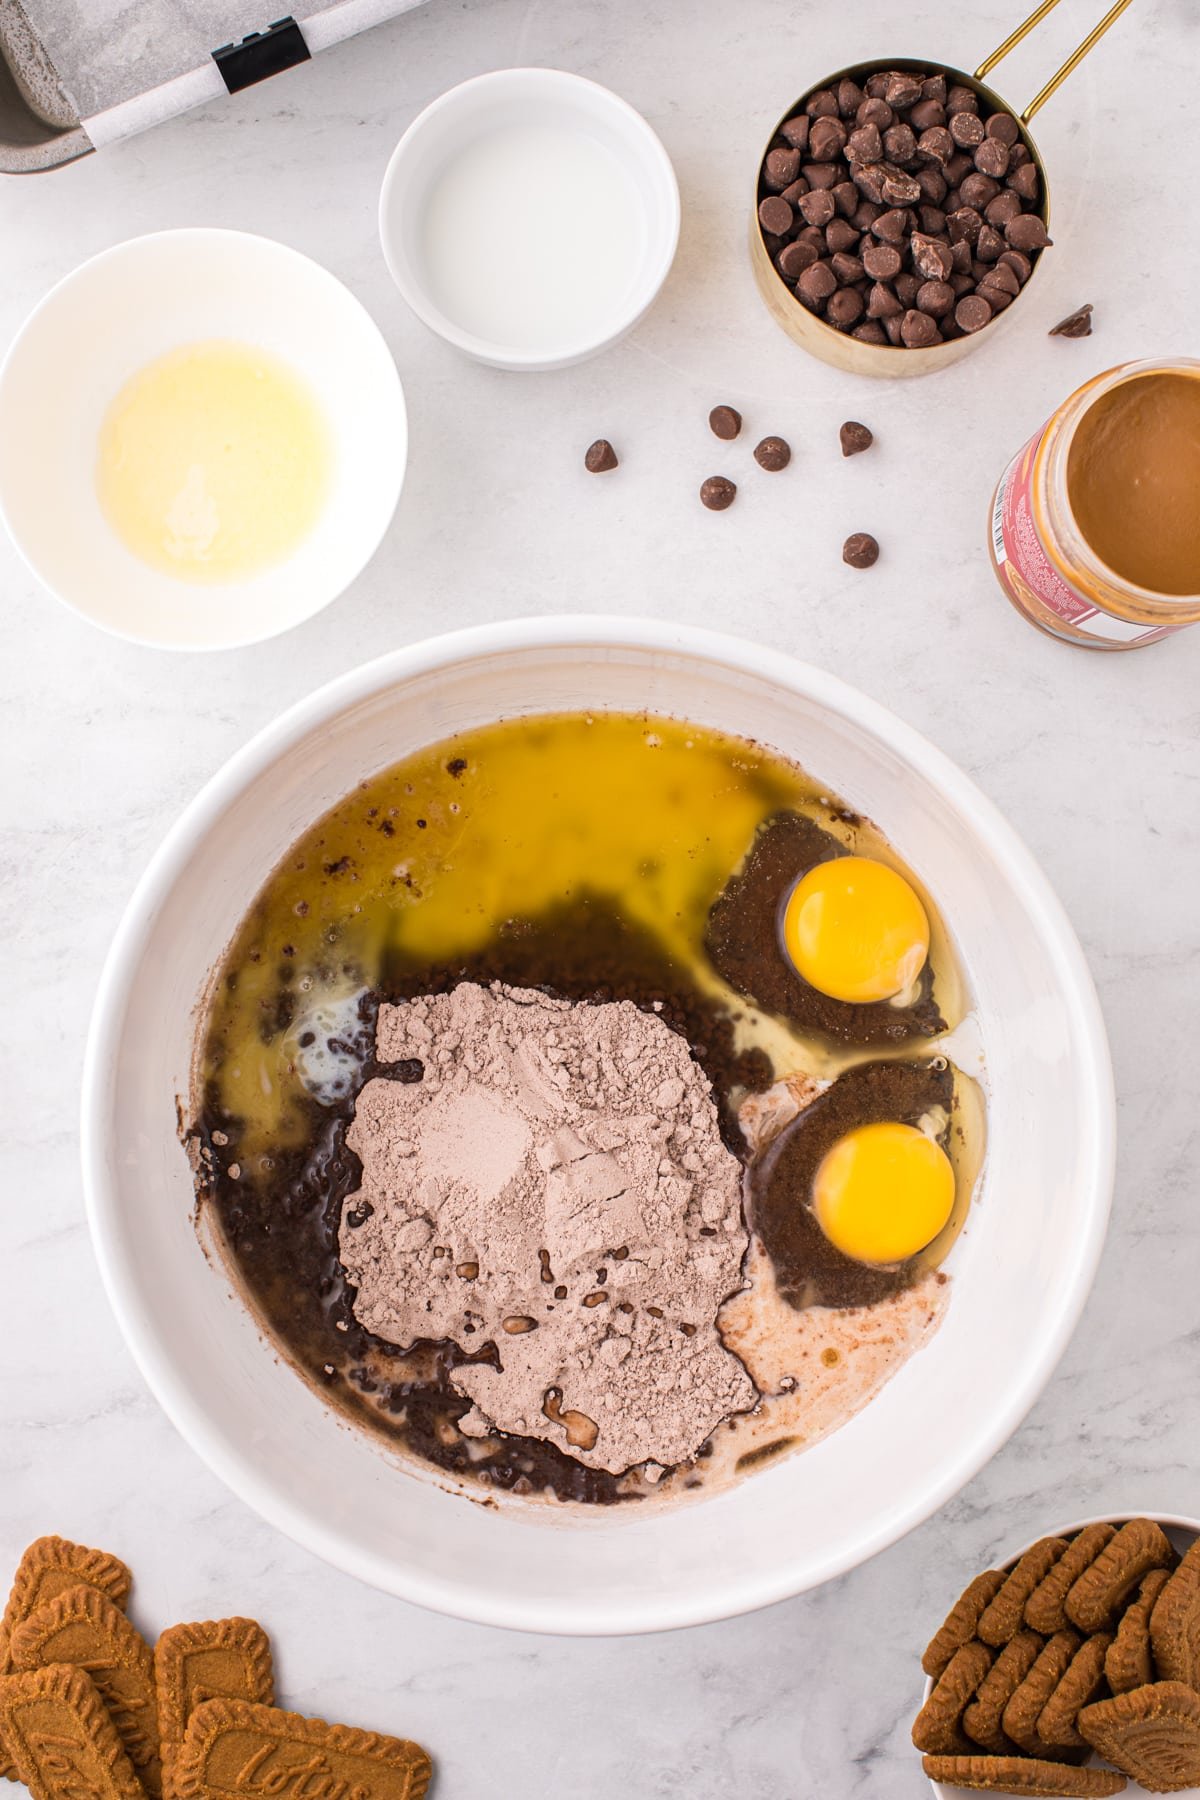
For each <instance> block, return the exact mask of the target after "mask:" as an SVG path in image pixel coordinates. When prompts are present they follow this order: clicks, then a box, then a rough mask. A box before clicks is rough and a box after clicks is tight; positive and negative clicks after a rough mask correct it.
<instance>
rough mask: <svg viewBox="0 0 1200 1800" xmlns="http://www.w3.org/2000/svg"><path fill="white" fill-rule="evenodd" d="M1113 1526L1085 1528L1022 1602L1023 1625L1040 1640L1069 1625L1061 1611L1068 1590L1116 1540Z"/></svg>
mask: <svg viewBox="0 0 1200 1800" xmlns="http://www.w3.org/2000/svg"><path fill="white" fill-rule="evenodd" d="M1116 1532H1117V1528H1116V1526H1115V1525H1085V1526H1084V1528H1083V1530H1082V1531H1081V1532H1078V1533H1077V1534H1076V1536H1075V1537H1073V1538H1072V1539H1071V1542H1070V1543H1069V1544H1068V1545H1067V1547H1066V1549H1065V1550H1064V1551H1063V1553H1062V1555H1061V1556H1060V1557H1059V1559H1058V1561H1057V1562H1056V1563H1055V1564H1054V1566H1053V1568H1052V1569H1051V1570H1050V1573H1049V1574H1048V1575H1047V1576H1046V1577H1045V1579H1044V1580H1042V1581H1039V1583H1038V1585H1037V1586H1036V1587H1035V1588H1034V1590H1033V1592H1032V1594H1030V1596H1029V1599H1028V1600H1027V1601H1026V1602H1025V1623H1026V1624H1027V1625H1029V1626H1031V1627H1032V1629H1033V1630H1034V1631H1040V1632H1041V1634H1042V1636H1043V1637H1053V1636H1054V1633H1055V1632H1056V1631H1063V1630H1065V1629H1066V1626H1067V1625H1068V1623H1069V1620H1068V1618H1067V1615H1066V1612H1065V1611H1064V1610H1063V1602H1064V1601H1065V1599H1066V1597H1067V1594H1068V1592H1069V1590H1070V1589H1071V1588H1072V1587H1073V1586H1074V1584H1075V1582H1076V1581H1078V1579H1079V1577H1080V1576H1081V1575H1082V1574H1083V1571H1084V1570H1085V1569H1086V1568H1088V1567H1089V1566H1090V1564H1092V1563H1093V1562H1095V1560H1096V1558H1097V1557H1098V1556H1099V1554H1100V1552H1101V1551H1102V1550H1103V1548H1104V1546H1105V1545H1106V1544H1107V1543H1108V1542H1109V1541H1110V1540H1111V1539H1112V1538H1114V1537H1115V1536H1116Z"/></svg>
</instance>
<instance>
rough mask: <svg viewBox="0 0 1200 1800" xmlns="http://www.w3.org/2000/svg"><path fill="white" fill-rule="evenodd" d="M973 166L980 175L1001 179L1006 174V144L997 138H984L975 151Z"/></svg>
mask: <svg viewBox="0 0 1200 1800" xmlns="http://www.w3.org/2000/svg"><path fill="white" fill-rule="evenodd" d="M975 167H976V168H977V169H978V170H979V173H980V174H981V175H991V176H992V177H994V178H995V179H996V180H999V179H1001V178H1002V177H1003V176H1005V175H1007V174H1008V145H1007V144H1002V143H1001V142H1000V139H999V138H994V137H990V138H984V140H983V142H982V144H980V146H979V148H978V150H976V152H975Z"/></svg>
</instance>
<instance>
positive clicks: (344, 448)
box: [0, 228, 408, 650]
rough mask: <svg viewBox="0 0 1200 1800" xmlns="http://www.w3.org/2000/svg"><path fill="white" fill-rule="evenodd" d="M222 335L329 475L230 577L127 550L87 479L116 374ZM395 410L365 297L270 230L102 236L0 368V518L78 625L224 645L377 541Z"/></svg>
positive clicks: (312, 605)
mask: <svg viewBox="0 0 1200 1800" xmlns="http://www.w3.org/2000/svg"><path fill="white" fill-rule="evenodd" d="M213 338H227V339H233V340H236V341H237V342H240V343H245V344H249V345H252V346H253V347H254V348H256V349H260V350H266V351H269V352H271V353H272V354H273V355H275V356H277V357H279V358H281V359H282V361H283V362H285V363H286V364H288V365H289V366H290V367H291V368H292V369H294V370H295V371H296V373H297V374H298V375H300V376H301V377H302V378H303V379H304V380H305V382H306V383H307V384H308V386H309V388H310V389H311V390H312V392H313V394H314V396H315V398H316V401H317V403H318V405H319V407H320V410H321V413H322V415H323V417H324V419H325V421H326V424H327V427H328V431H329V436H330V440H331V452H332V456H331V460H332V475H331V481H330V491H329V494H328V496H327V498H326V500H325V502H324V504H323V506H322V509H321V512H320V515H319V517H318V518H317V520H316V522H315V523H314V525H313V528H312V530H311V531H310V532H309V533H308V535H307V536H306V537H305V538H304V539H303V541H302V542H301V543H299V544H298V545H297V546H296V548H295V549H294V550H293V551H292V553H291V555H289V556H288V557H287V558H286V559H284V560H283V561H281V562H279V563H276V564H273V565H272V566H271V567H270V568H267V569H263V570H261V571H260V572H259V573H258V574H256V575H253V576H250V577H248V578H246V579H243V580H240V581H225V582H220V583H202V584H200V583H194V582H186V581H179V580H176V579H175V578H174V577H173V576H171V575H168V574H164V573H163V572H162V571H161V570H158V569H154V568H151V567H150V565H149V564H148V563H144V562H142V561H141V560H140V559H139V558H138V557H136V556H134V555H133V554H132V553H131V552H130V551H129V550H127V549H126V547H125V545H124V544H123V543H122V542H121V540H120V539H119V538H118V536H117V534H116V532H115V531H113V529H112V527H111V526H110V525H109V523H108V521H107V519H106V518H105V517H104V514H103V512H102V511H101V508H100V501H99V499H98V497H97V493H96V447H97V440H98V438H99V434H100V427H101V423H102V421H103V419H104V415H105V413H106V412H107V410H108V408H109V406H110V405H111V403H112V401H113V400H114V399H115V398H116V396H117V394H118V393H119V392H120V390H121V389H122V388H123V387H124V385H125V383H126V382H127V381H128V380H129V379H130V377H131V376H133V375H136V374H137V372H138V371H139V370H140V369H143V368H145V366H146V364H147V363H150V362H153V361H155V360H156V359H157V358H158V357H160V356H164V355H165V354H166V353H167V352H168V351H170V350H175V349H178V348H179V347H180V346H181V345H185V344H190V343H196V342H200V341H203V340H206V339H213ZM407 455H408V427H407V423H406V415H405V409H404V395H403V392H402V390H401V387H400V377H399V375H398V374H397V373H396V365H395V363H394V362H393V360H392V354H391V351H390V350H389V349H388V347H387V345H386V343H385V342H384V340H383V336H382V334H381V332H380V330H379V327H378V326H377V325H376V324H375V321H374V320H373V319H372V318H371V315H370V314H369V313H368V312H367V310H366V308H365V307H364V306H363V305H362V303H361V301H359V300H357V299H355V297H354V295H353V294H352V293H351V292H350V290H349V288H346V287H343V285H342V283H341V282H340V281H338V280H337V278H336V277H335V276H333V275H331V274H330V273H329V271H328V269H323V268H322V267H321V265H320V263H315V262H313V261H312V259H311V257H307V256H302V255H301V254H300V252H299V251H298V250H292V249H290V248H289V247H288V245H286V244H279V243H276V242H275V240H274V239H273V238H264V237H255V236H253V235H252V234H251V233H250V232H245V231H219V230H210V229H207V228H204V229H201V228H189V229H187V230H182V231H158V232H154V233H152V234H151V235H150V236H148V237H140V238H131V239H129V240H128V242H126V243H123V244H116V245H114V247H113V248H112V249H111V250H105V251H102V252H101V254H100V255H99V256H93V257H92V258H91V260H90V261H89V262H85V263H83V264H81V266H80V267H79V268H78V269H75V270H73V271H72V273H71V274H70V275H68V276H66V277H65V278H64V279H63V280H62V281H60V282H59V283H58V285H57V286H56V287H54V288H52V289H51V290H50V292H49V293H48V294H47V295H46V296H45V298H44V299H43V300H41V301H39V302H38V305H37V306H36V307H35V308H34V310H33V312H32V313H31V314H30V316H29V318H28V319H27V320H26V322H25V324H24V325H23V326H22V328H21V330H20V331H19V332H18V334H17V336H16V338H15V339H14V341H13V344H12V347H11V349H10V350H9V352H8V355H7V357H6V358H5V360H4V365H3V367H2V368H0V518H3V521H4V523H5V525H6V526H7V527H8V530H9V532H10V534H11V536H12V539H13V542H14V543H15V544H16V547H17V549H18V550H19V551H20V553H21V555H22V556H23V557H24V559H25V561H26V562H27V563H28V565H29V567H30V568H31V569H32V570H33V573H34V574H35V575H36V576H37V577H38V579H39V580H40V581H41V582H43V583H44V585H45V586H46V587H48V588H49V589H50V591H51V592H52V593H53V594H56V595H57V596H58V598H59V599H60V600H62V601H64V602H65V603H66V604H67V605H68V606H70V607H71V608H73V610H74V611H75V612H78V613H82V614H83V616H84V618H86V619H90V620H91V622H92V623H93V624H94V625H99V626H101V627H102V628H103V629H104V630H105V631H111V632H114V633H115V634H116V635H117V636H118V637H125V638H132V639H133V641H134V642H135V643H139V644H150V645H153V646H155V647H156V648H160V649H165V650H227V649H230V648H232V647H233V646H235V645H240V644H252V643H257V642H258V641H259V640H260V639H262V638H269V637H274V636H275V635H276V634H277V633H278V632H281V631H286V630H287V629H288V628H289V627H290V626H292V625H298V624H300V623H301V621H302V620H304V619H309V618H311V617H312V615H313V614H314V613H316V612H319V611H320V610H321V608H322V607H323V606H328V605H329V603H330V601H331V600H336V599H337V597H338V595H339V594H340V593H342V592H343V591H344V589H345V588H347V587H348V586H349V585H350V583H351V582H352V581H353V580H354V578H355V576H356V575H358V574H359V572H360V571H361V570H362V569H363V568H365V567H366V564H367V563H368V562H369V561H370V559H371V557H372V556H373V555H374V554H375V551H376V549H377V548H378V546H379V543H380V540H381V539H382V537H383V534H384V532H385V531H386V530H387V528H388V525H389V524H390V522H391V518H392V514H393V513H394V512H395V510H396V502H397V500H398V499H399V498H400V488H401V484H402V482H403V480H404V468H405V462H406V460H407Z"/></svg>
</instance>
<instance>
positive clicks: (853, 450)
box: [838, 419, 875, 456]
mask: <svg viewBox="0 0 1200 1800" xmlns="http://www.w3.org/2000/svg"><path fill="white" fill-rule="evenodd" d="M838 439H839V441H840V443H841V446H842V455H843V456H858V455H859V454H860V453H861V452H862V451H863V450H869V449H870V448H871V445H872V444H873V443H874V442H875V434H874V432H873V431H871V430H870V428H869V427H868V426H866V425H860V424H859V422H858V420H857V419H847V420H846V423H845V424H844V425H843V426H842V428H841V430H840V431H839V432H838Z"/></svg>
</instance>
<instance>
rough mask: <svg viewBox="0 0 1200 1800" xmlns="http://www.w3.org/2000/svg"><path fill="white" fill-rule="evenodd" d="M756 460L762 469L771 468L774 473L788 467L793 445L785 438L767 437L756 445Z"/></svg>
mask: <svg viewBox="0 0 1200 1800" xmlns="http://www.w3.org/2000/svg"><path fill="white" fill-rule="evenodd" d="M754 460H755V462H756V463H757V464H758V466H759V468H760V469H770V470H771V472H772V473H773V474H774V473H775V472H776V471H777V470H779V469H786V468H787V466H788V464H789V463H790V462H791V460H792V447H791V445H790V444H789V443H788V442H787V440H786V439H785V438H781V437H765V438H763V439H762V440H761V442H759V443H757V444H756V445H755V446H754ZM732 498H733V496H732V495H730V499H732Z"/></svg>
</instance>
